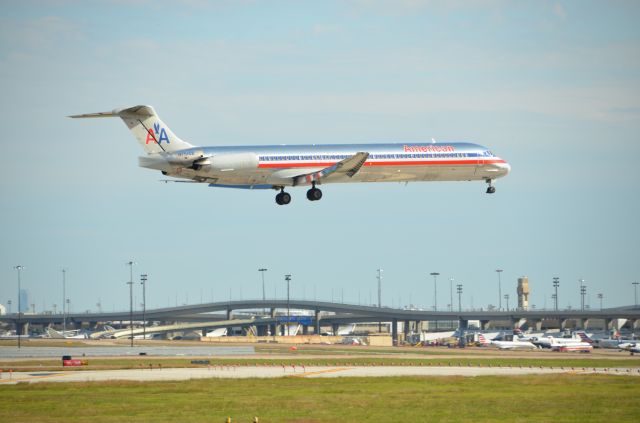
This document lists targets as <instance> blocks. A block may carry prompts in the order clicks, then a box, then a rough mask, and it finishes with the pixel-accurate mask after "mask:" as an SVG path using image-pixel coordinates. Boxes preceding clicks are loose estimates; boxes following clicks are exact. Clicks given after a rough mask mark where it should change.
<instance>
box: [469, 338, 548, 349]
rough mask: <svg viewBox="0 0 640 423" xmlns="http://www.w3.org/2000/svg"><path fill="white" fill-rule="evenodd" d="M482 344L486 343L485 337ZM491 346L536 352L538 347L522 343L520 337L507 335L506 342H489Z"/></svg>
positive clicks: (525, 342)
mask: <svg viewBox="0 0 640 423" xmlns="http://www.w3.org/2000/svg"><path fill="white" fill-rule="evenodd" d="M478 338H479V340H480V343H483V344H484V343H486V339H484V337H482V338H480V337H478ZM489 342H490V345H495V346H496V347H498V348H500V349H501V350H515V349H529V350H535V349H536V348H537V347H536V346H535V345H533V344H532V343H531V342H529V341H522V340H520V337H519V336H518V335H505V336H504V340H492V341H489Z"/></svg>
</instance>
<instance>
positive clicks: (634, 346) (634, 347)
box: [619, 342, 640, 355]
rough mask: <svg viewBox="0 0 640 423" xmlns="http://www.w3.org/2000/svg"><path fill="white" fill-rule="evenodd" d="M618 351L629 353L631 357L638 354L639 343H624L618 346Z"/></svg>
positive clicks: (639, 351) (639, 350)
mask: <svg viewBox="0 0 640 423" xmlns="http://www.w3.org/2000/svg"><path fill="white" fill-rule="evenodd" d="M619 349H620V351H629V353H631V355H634V354H638V353H640V343H638V342H625V343H624V344H620V346H619Z"/></svg>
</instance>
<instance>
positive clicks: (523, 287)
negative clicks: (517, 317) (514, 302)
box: [518, 276, 530, 310]
mask: <svg viewBox="0 0 640 423" xmlns="http://www.w3.org/2000/svg"><path fill="white" fill-rule="evenodd" d="M529 292H530V291H529V278H528V277H526V276H522V277H521V278H518V309H519V310H528V309H529Z"/></svg>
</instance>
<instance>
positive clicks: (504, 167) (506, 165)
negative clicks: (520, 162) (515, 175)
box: [498, 162, 511, 175]
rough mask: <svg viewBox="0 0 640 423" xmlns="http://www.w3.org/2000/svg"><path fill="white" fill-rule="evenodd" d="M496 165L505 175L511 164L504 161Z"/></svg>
mask: <svg viewBox="0 0 640 423" xmlns="http://www.w3.org/2000/svg"><path fill="white" fill-rule="evenodd" d="M498 166H499V167H500V170H502V172H503V173H504V174H505V175H507V174H508V173H509V172H511V165H510V164H509V163H507V162H504V163H500V164H498Z"/></svg>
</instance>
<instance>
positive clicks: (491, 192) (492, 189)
mask: <svg viewBox="0 0 640 423" xmlns="http://www.w3.org/2000/svg"><path fill="white" fill-rule="evenodd" d="M486 182H487V184H488V185H489V186H488V187H487V194H493V193H495V192H496V187H494V186H493V180H492V179H487V180H486Z"/></svg>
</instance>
